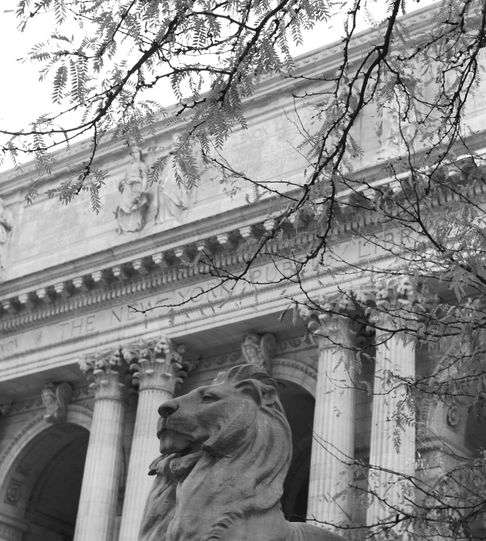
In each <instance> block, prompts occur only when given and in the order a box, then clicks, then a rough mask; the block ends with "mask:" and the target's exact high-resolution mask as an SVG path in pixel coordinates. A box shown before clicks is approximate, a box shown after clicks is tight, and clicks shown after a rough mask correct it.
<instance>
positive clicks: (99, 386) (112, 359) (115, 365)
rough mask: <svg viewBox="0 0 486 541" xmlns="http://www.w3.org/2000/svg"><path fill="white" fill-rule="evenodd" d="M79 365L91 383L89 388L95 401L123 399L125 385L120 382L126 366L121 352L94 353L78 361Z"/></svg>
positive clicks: (123, 377) (112, 350)
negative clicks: (93, 393) (93, 394)
mask: <svg viewBox="0 0 486 541" xmlns="http://www.w3.org/2000/svg"><path fill="white" fill-rule="evenodd" d="M79 365H80V368H81V371H82V372H84V373H85V374H86V376H87V377H88V379H90V380H91V381H92V383H91V384H90V388H91V389H93V390H94V392H95V400H97V399H113V400H121V399H122V398H123V391H124V388H125V385H124V383H123V382H122V380H124V379H125V376H126V373H127V365H126V362H125V359H124V358H123V356H122V353H121V350H119V349H111V350H106V351H103V352H96V353H94V354H92V355H90V356H88V357H86V358H85V359H83V360H82V361H80V363H79Z"/></svg>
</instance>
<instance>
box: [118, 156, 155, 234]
mask: <svg viewBox="0 0 486 541" xmlns="http://www.w3.org/2000/svg"><path fill="white" fill-rule="evenodd" d="M130 156H131V164H130V166H129V167H128V170H127V173H126V175H125V178H124V179H123V180H122V181H121V182H120V184H119V185H118V191H119V192H120V194H121V195H120V200H119V202H118V206H117V207H116V209H115V217H116V219H117V221H118V231H119V232H120V233H129V232H133V231H140V230H141V229H142V228H143V226H144V225H145V215H146V213H147V209H148V206H149V203H150V194H149V193H148V191H147V166H146V165H145V163H144V162H143V160H142V153H141V151H140V149H139V148H138V147H136V146H133V147H131V148H130Z"/></svg>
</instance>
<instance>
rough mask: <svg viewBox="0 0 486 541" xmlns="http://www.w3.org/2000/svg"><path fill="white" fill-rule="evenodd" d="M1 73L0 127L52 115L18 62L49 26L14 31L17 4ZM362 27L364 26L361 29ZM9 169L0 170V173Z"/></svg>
mask: <svg viewBox="0 0 486 541" xmlns="http://www.w3.org/2000/svg"><path fill="white" fill-rule="evenodd" d="M0 1H1V7H0V51H1V55H0V70H1V73H2V80H3V84H2V87H1V98H2V99H1V100H0V127H2V128H4V129H8V130H15V129H21V128H22V127H25V126H26V125H28V123H29V121H31V120H33V119H34V118H35V117H37V116H38V115H40V114H43V113H46V112H52V110H53V106H52V103H51V99H50V96H51V92H52V91H51V88H50V85H49V82H47V83H40V82H39V80H38V78H39V77H38V68H39V66H37V65H33V64H31V63H28V62H26V63H22V62H21V61H20V60H19V59H20V58H21V57H23V56H25V55H26V53H27V52H28V51H29V50H30V49H31V48H32V46H33V45H34V44H36V43H38V42H40V41H44V40H45V39H46V38H47V37H48V35H49V33H50V31H51V30H52V26H51V24H50V22H49V20H48V19H46V18H44V19H39V21H37V22H34V24H32V25H31V26H30V27H29V26H28V27H27V30H26V31H25V32H23V33H21V32H19V31H18V30H17V21H16V19H15V13H14V12H15V6H16V4H17V0H0ZM384 3H385V2H384V0H368V6H369V8H370V9H371V10H372V11H373V13H374V16H375V17H376V19H380V16H382V15H383V6H384ZM428 3H431V0H428V1H427V0H425V1H424V0H422V1H421V2H420V3H419V4H418V5H416V4H415V2H414V1H413V2H409V9H411V8H413V7H415V8H417V7H418V8H420V7H423V6H424V5H426V4H428ZM364 24H365V23H363V25H364ZM342 32H343V29H342V23H341V21H338V20H336V21H333V22H332V24H330V25H329V24H326V25H325V26H321V27H320V28H318V29H316V30H315V31H313V32H311V33H309V34H308V35H307V36H306V39H305V44H304V46H303V47H301V48H299V49H298V50H297V53H298V54H302V53H304V52H307V51H310V50H312V49H315V48H317V47H320V46H322V45H325V44H326V43H330V42H332V41H335V40H337V39H339V38H340V37H341V35H342ZM6 167H10V165H8V166H6V164H4V166H3V167H2V166H0V170H2V169H5V168H6Z"/></svg>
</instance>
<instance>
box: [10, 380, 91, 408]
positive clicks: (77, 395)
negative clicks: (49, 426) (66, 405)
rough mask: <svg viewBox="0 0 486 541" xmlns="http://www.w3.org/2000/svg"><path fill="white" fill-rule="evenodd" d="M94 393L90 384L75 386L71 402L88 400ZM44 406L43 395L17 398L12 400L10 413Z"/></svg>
mask: <svg viewBox="0 0 486 541" xmlns="http://www.w3.org/2000/svg"><path fill="white" fill-rule="evenodd" d="M93 395H94V393H93V391H92V390H91V389H90V387H89V385H83V386H79V387H75V388H74V389H73V392H72V399H71V402H80V401H83V400H88V399H91V398H93ZM43 408H44V404H43V402H42V398H41V397H39V396H37V397H30V398H26V399H24V400H16V401H14V402H12V403H11V404H10V410H9V414H10V415H14V414H18V413H23V412H29V411H35V410H42V409H43Z"/></svg>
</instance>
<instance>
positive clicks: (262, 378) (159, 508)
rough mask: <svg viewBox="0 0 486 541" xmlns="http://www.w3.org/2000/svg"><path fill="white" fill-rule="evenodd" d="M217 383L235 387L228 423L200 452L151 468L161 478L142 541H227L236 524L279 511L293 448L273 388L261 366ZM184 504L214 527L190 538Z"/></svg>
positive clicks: (242, 368) (232, 373)
mask: <svg viewBox="0 0 486 541" xmlns="http://www.w3.org/2000/svg"><path fill="white" fill-rule="evenodd" d="M219 385H221V386H226V387H225V388H226V389H228V387H230V391H229V392H230V393H232V394H233V396H232V400H233V405H234V404H236V407H234V410H233V408H232V410H231V415H230V419H229V422H226V423H225V424H224V426H222V427H218V428H217V429H215V431H214V433H213V434H211V437H210V438H209V439H208V440H207V441H205V442H204V443H203V445H202V447H201V449H200V450H199V452H198V453H196V454H193V455H191V456H190V457H179V458H174V457H173V456H171V455H169V456H163V457H161V458H159V459H157V461H155V462H154V463H153V464H152V473H153V474H155V475H156V479H155V483H154V485H153V488H152V491H151V493H150V495H149V498H148V501H147V505H146V509H145V515H144V520H143V523H142V529H141V537H140V539H141V540H142V541H173V540H179V539H184V540H185V541H193V540H194V541H196V540H197V541H206V540H207V541H209V540H218V539H229V537H228V536H227V535H228V534H227V532H228V531H229V530H231V528H232V525H233V524H234V523H235V521H237V520H238V519H239V518H241V517H248V516H251V515H254V514H261V513H262V512H264V511H265V510H268V509H272V508H274V507H275V506H278V505H279V501H280V498H281V497H282V486H283V481H284V478H285V475H286V473H287V470H288V467H289V464H290V460H291V455H292V448H291V433H290V427H289V424H288V422H287V419H286V417H285V413H284V410H283V407H282V404H281V403H280V400H279V398H278V395H277V389H276V383H275V381H274V380H273V379H272V378H270V377H269V376H268V374H266V373H265V372H263V371H261V369H259V368H258V367H256V366H254V365H240V366H236V367H233V368H231V369H230V370H228V371H227V372H222V373H220V374H218V376H217V377H216V379H215V380H214V382H213V386H214V387H216V386H219ZM248 395H250V396H251V397H252V399H253V400H248V399H247V398H248ZM238 397H241V400H240V399H239V398H238ZM222 407H225V406H224V404H223V405H222ZM187 506H190V510H191V512H192V513H193V514H195V516H196V517H198V516H199V517H208V516H210V517H211V520H210V524H209V523H208V526H209V527H206V526H204V525H203V524H201V523H200V524H199V526H198V528H199V529H198V530H197V533H195V534H194V535H191V532H190V531H187V528H188V527H189V526H188V524H187V522H188V520H189V513H188V509H187ZM196 520H197V519H196ZM192 521H193V522H194V518H193V520H192ZM203 530H204V531H203Z"/></svg>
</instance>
